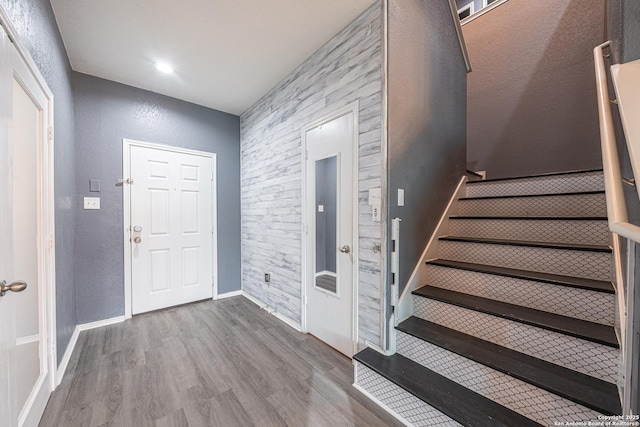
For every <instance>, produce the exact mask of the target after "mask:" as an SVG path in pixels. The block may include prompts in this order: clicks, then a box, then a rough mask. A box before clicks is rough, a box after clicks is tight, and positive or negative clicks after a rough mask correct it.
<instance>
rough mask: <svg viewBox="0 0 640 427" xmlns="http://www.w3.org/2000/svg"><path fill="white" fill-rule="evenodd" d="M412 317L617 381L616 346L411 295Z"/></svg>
mask: <svg viewBox="0 0 640 427" xmlns="http://www.w3.org/2000/svg"><path fill="white" fill-rule="evenodd" d="M413 311H414V316H416V317H419V318H421V319H424V320H428V321H429V322H433V323H437V324H439V325H442V326H445V327H447V328H450V329H454V330H456V331H460V332H463V333H465V334H467V335H472V336H474V337H476V338H480V339H483V340H485V341H489V342H492V343H494V344H498V345H500V346H503V347H507V348H510V349H512V350H515V351H518V352H520V353H524V354H528V355H529V356H533V357H537V358H538V359H542V360H546V361H547V362H551V363H555V364H556V365H560V366H564V367H565V368H569V369H572V370H574V371H578V372H582V373H583V374H586V375H590V376H592V377H596V378H600V379H602V380H604V381H608V382H610V383H614V384H616V383H617V382H618V375H619V374H618V371H619V358H620V351H619V350H618V349H616V348H613V347H609V346H606V345H602V344H597V343H594V342H591V341H586V340H583V339H580V338H575V337H572V336H569V335H565V334H562V333H558V332H553V331H549V330H546V329H542V328H538V327H535V326H530V325H526V324H524V323H520V322H516V321H513V320H507V319H503V318H501V317H496V316H492V315H489V314H485V313H481V312H479V311H474V310H469V309H466V308H462V307H458V306H455V305H452V304H447V303H443V302H440V301H436V300H432V299H428V298H421V297H416V298H414V310H413Z"/></svg>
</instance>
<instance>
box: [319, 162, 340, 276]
mask: <svg viewBox="0 0 640 427" xmlns="http://www.w3.org/2000/svg"><path fill="white" fill-rule="evenodd" d="M337 179H338V160H337V157H335V156H334V157H329V158H327V159H322V160H318V161H316V273H319V272H321V271H331V272H333V273H335V272H336V253H337V252H336V248H337V243H336V225H337V223H336V213H337V211H336V209H337V207H338V199H337V197H338V193H337V189H338V188H337V184H338V182H337ZM318 205H323V206H324V212H319V211H318Z"/></svg>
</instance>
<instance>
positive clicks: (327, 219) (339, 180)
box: [303, 110, 357, 357]
mask: <svg viewBox="0 0 640 427" xmlns="http://www.w3.org/2000/svg"><path fill="white" fill-rule="evenodd" d="M356 111H357V110H356ZM355 114H356V113H355V112H354V111H349V112H348V113H345V114H343V115H341V116H339V117H336V118H332V119H330V120H327V121H325V122H323V123H322V124H319V125H317V126H314V127H311V128H308V129H305V130H304V131H303V133H304V141H305V143H304V144H305V148H306V151H307V159H306V165H305V170H306V189H305V204H306V215H307V218H306V223H307V231H306V245H305V246H306V257H305V259H306V260H307V265H306V272H307V273H306V275H307V277H306V281H305V283H306V284H305V288H306V289H305V290H306V300H307V305H306V329H307V332H309V333H311V334H313V335H314V336H316V337H317V338H319V339H321V340H322V341H324V342H325V343H327V344H329V345H330V346H332V347H334V348H335V349H337V350H338V351H340V352H341V353H343V354H345V355H347V356H349V357H351V356H353V354H354V351H355V346H354V328H353V316H354V310H353V300H354V297H353V289H354V272H355V253H354V237H353V235H354V224H355V221H354V219H355V218H356V213H357V209H355V208H354V206H357V204H356V202H357V194H356V193H354V184H353V182H354V181H353V179H354V175H353V174H354V172H353V171H354V165H353V162H354V147H355V146H356V141H357V137H356V135H355V132H354V129H355Z"/></svg>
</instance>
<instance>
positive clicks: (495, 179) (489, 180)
mask: <svg viewBox="0 0 640 427" xmlns="http://www.w3.org/2000/svg"><path fill="white" fill-rule="evenodd" d="M602 171H603V170H602V169H585V170H574V171H567V172H549V173H541V174H535V175H524V176H512V177H504V178H490V179H485V180H482V181H473V182H468V183H467V185H471V184H476V183H481V182H482V183H484V182H499V181H517V180H522V179H531V178H548V177H551V176H561V175H577V174H583V173H594V172H602Z"/></svg>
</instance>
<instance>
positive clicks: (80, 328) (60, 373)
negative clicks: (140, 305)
mask: <svg viewBox="0 0 640 427" xmlns="http://www.w3.org/2000/svg"><path fill="white" fill-rule="evenodd" d="M125 320H126V316H117V317H112V318H110V319H103V320H97V321H95V322H89V323H82V324H79V325H76V328H75V329H74V330H73V334H72V335H71V339H70V340H69V344H67V349H66V350H65V352H64V355H63V356H62V359H61V360H60V365H58V369H57V370H56V375H55V383H56V384H55V385H56V387H58V386H59V385H60V383H61V382H62V378H64V374H65V372H66V371H67V366H68V365H69V361H70V360H71V355H72V354H73V350H75V348H76V344H77V343H78V338H79V337H80V332H84V331H88V330H90V329H96V328H101V327H103V326H109V325H115V324H117V323H122V322H124V321H125Z"/></svg>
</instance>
